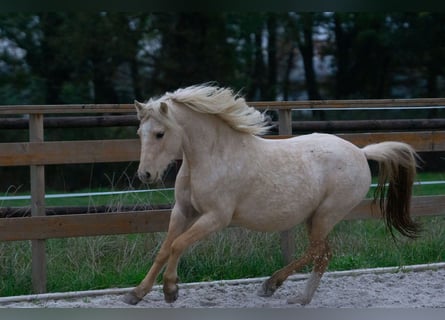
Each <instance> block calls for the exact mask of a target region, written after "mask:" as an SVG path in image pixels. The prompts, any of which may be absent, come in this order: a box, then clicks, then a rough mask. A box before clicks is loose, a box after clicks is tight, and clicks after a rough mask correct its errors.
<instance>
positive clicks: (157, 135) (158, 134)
mask: <svg viewBox="0 0 445 320" xmlns="http://www.w3.org/2000/svg"><path fill="white" fill-rule="evenodd" d="M164 134H165V133H164V132H158V133H156V139H162V138H163V137H164Z"/></svg>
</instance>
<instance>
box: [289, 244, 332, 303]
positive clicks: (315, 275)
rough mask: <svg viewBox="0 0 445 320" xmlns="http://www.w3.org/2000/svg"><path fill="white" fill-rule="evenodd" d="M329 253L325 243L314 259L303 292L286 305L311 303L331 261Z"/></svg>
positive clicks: (290, 299)
mask: <svg viewBox="0 0 445 320" xmlns="http://www.w3.org/2000/svg"><path fill="white" fill-rule="evenodd" d="M331 256H332V255H331V251H330V248H329V245H328V243H327V241H326V242H325V249H324V250H320V251H319V254H318V255H316V256H315V257H314V268H313V270H312V273H311V275H310V277H309V279H308V280H307V282H306V288H305V290H304V292H303V293H302V294H301V295H299V296H295V297H292V298H289V299H288V300H287V303H290V304H294V303H299V304H301V305H306V304H308V303H309V302H311V300H312V297H313V296H314V293H315V291H316V290H317V288H318V286H319V284H320V280H321V277H322V276H323V274H324V272H325V271H326V269H327V267H328V265H329V261H330V260H331Z"/></svg>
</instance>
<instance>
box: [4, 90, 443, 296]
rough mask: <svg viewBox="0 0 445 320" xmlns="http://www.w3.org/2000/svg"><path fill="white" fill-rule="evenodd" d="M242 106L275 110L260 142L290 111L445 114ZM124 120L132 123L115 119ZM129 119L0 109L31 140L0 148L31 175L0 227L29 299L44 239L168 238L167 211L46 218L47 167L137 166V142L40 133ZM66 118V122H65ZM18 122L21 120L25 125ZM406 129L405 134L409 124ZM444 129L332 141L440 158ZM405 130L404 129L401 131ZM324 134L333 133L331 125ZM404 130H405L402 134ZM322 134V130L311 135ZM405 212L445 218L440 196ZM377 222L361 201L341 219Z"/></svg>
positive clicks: (110, 108)
mask: <svg viewBox="0 0 445 320" xmlns="http://www.w3.org/2000/svg"><path fill="white" fill-rule="evenodd" d="M249 104H250V105H251V106H254V107H256V108H259V109H263V110H264V109H269V110H272V109H274V110H278V115H279V118H278V124H279V127H278V135H275V136H267V138H270V139H276V138H286V137H290V136H292V134H293V130H292V126H293V122H292V116H291V111H292V110H304V109H306V110H343V109H344V110H350V109H374V110H375V109H388V108H389V109H391V108H392V109H394V108H404V109H437V108H444V106H445V99H384V100H337V101H335V100H334V101H296V102H295V101H293V102H252V103H249ZM129 113H132V115H124V116H122V115H121V114H129ZM133 113H134V107H133V105H132V104H106V105H90V104H79V105H39V106H34V105H33V106H0V116H2V117H1V118H0V130H2V129H4V130H11V129H27V128H29V134H30V137H29V141H28V142H14V143H0V166H30V168H31V174H30V182H31V183H30V184H31V201H30V207H31V217H21V218H2V219H0V240H1V241H18V240H31V241H32V255H33V257H32V260H33V262H32V273H33V277H32V278H33V288H34V291H35V292H37V293H41V292H45V291H46V256H45V240H46V239H51V238H60V237H62V238H63V237H81V236H95V235H107V234H129V233H145V232H160V231H166V230H167V226H168V221H169V217H170V210H169V209H166V210H148V211H130V212H113V213H97V214H95V213H90V214H83V215H81V216H79V215H63V216H54V215H51V216H47V215H46V214H45V212H46V211H45V210H46V206H45V176H44V172H45V171H44V169H45V166H46V165H51V164H73V163H95V162H127V161H137V160H139V141H138V140H137V139H126V140H121V139H116V140H88V141H50V142H49V141H44V139H43V137H44V134H43V133H44V128H46V127H57V126H64V125H66V126H67V127H76V126H77V127H84V126H114V125H120V124H122V123H120V124H119V123H117V122H116V121H115V120H116V119H114V120H112V121H111V122H110V121H109V119H111V118H110V117H108V116H104V114H113V115H120V116H119V117H121V118H120V119H121V120H122V121H123V123H124V124H125V125H135V124H136V125H137V122H136V123H135V122H134V121H135V118H134V114H133ZM91 114H96V116H94V117H92V116H91ZM61 115H62V116H61ZM66 115H70V116H69V117H66ZM71 115H75V116H71ZM85 115H88V116H85ZM5 116H6V117H8V116H21V117H22V119H21V118H17V117H16V118H5ZM24 116H25V117H27V118H25V120H24V119H23V117H24ZM413 121H414V120H413ZM402 122H403V121H402ZM402 122H399V123H402ZM427 122H428V121H427ZM410 123H411V126H412V123H414V122H410ZM417 123H420V121H417ZM424 123H425V121H424ZM443 123H444V119H437V120H432V121H429V126H430V127H427V126H426V125H425V124H423V127H422V125H420V124H418V126H420V127H421V128H420V130H421V131H418V132H413V131H412V127H409V126H408V125H409V123H408V122H406V121H405V123H404V124H400V125H399V126H398V127H397V130H398V132H356V133H341V134H338V135H339V136H341V137H342V138H344V139H346V140H349V141H351V142H352V143H354V144H356V145H358V146H364V145H367V144H370V143H376V142H380V141H386V140H397V141H404V142H407V143H409V144H411V145H412V146H413V147H414V148H415V149H416V150H417V151H445V127H443ZM432 124H433V125H432ZM312 125H313V124H312ZM367 125H368V129H369V126H370V125H371V126H372V123H371V124H370V122H368V124H367ZM386 125H388V124H386ZM404 125H407V127H406V128H405V127H404ZM330 127H332V123H331V124H330ZM312 128H313V129H315V128H314V127H312ZM404 129H406V130H405V131H404ZM322 130H323V128H321V130H313V131H322ZM412 208H413V214H414V215H421V216H425V215H443V214H445V195H440V196H423V197H414V198H413V203H412ZM379 214H380V213H379V209H378V208H377V207H376V206H372V205H371V203H370V200H364V201H363V202H362V203H361V204H360V205H359V206H357V207H356V208H355V209H354V210H353V212H351V214H350V215H349V216H348V217H347V219H365V218H373V217H378V216H379ZM292 239H293V234H292V231H291V230H290V231H287V232H283V233H282V237H281V246H282V250H283V256H284V257H285V260H290V259H291V258H292V257H293V255H294V249H293V248H294V244H293V243H292Z"/></svg>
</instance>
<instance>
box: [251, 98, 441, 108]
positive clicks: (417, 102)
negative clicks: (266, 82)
mask: <svg viewBox="0 0 445 320" xmlns="http://www.w3.org/2000/svg"><path fill="white" fill-rule="evenodd" d="M248 104H249V105H250V106H252V107H255V108H258V109H279V110H284V109H289V110H290V109H295V110H304V109H313V110H315V109H331V110H335V109H358V108H369V109H389V108H397V109H410V108H419V107H421V108H427V107H438V108H442V107H444V106H445V98H419V99H371V100H359V99H357V100H301V101H255V102H248Z"/></svg>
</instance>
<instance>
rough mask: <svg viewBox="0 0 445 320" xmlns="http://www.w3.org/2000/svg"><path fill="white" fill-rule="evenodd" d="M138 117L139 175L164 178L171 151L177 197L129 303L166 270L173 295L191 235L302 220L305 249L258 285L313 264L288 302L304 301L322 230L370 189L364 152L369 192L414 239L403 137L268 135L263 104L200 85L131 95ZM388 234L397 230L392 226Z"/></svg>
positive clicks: (321, 252)
mask: <svg viewBox="0 0 445 320" xmlns="http://www.w3.org/2000/svg"><path fill="white" fill-rule="evenodd" d="M135 108H136V112H137V117H138V119H139V121H140V126H139V129H138V131H137V133H138V135H139V138H140V142H141V155H140V163H139V167H138V170H137V174H138V177H139V179H140V180H142V181H143V182H147V183H153V182H155V181H157V180H160V179H162V175H163V173H164V171H165V170H166V168H167V167H168V166H169V164H170V163H172V162H173V161H174V160H175V159H179V158H182V165H181V167H180V169H179V171H178V173H177V177H176V181H175V204H174V207H173V209H172V213H171V217H170V221H169V227H168V232H167V235H166V237H165V240H164V241H163V243H162V245H161V247H160V249H159V252H158V253H157V255H156V257H155V259H154V262H153V264H152V266H151V268H150V269H149V271H148V273H147V274H146V276H145V278H144V279H143V280H142V281H141V282H140V284H139V285H138V286H136V287H135V288H133V289H132V290H131V291H130V292H129V293H127V294H126V295H125V297H124V299H123V301H124V302H126V303H128V304H131V305H135V304H137V303H138V302H139V301H140V300H142V299H143V298H144V296H145V295H147V294H148V293H149V292H150V290H151V289H152V287H153V285H154V283H155V280H156V278H157V276H158V274H159V273H160V272H161V271H162V269H163V268H164V267H165V270H164V274H163V293H164V299H165V301H166V302H168V303H173V302H174V301H176V299H177V298H178V290H179V289H178V274H177V268H178V262H179V259H180V257H181V255H182V254H183V253H184V251H185V250H186V249H187V248H189V247H190V246H191V245H192V244H194V243H196V242H198V241H200V240H202V239H204V238H205V237H207V236H209V235H210V234H212V233H214V232H217V231H220V230H221V229H223V228H225V227H228V226H229V225H233V226H241V227H245V228H249V229H252V230H256V231H262V232H272V231H284V230H289V229H290V228H291V227H293V226H295V225H297V224H300V223H305V224H306V226H307V231H308V238H309V244H308V247H307V249H306V250H305V252H304V253H303V255H302V256H301V258H299V259H296V260H294V261H292V262H291V263H290V264H288V265H286V266H285V267H283V268H282V269H280V270H278V271H276V272H275V273H273V274H272V276H271V277H270V278H268V279H267V280H266V281H265V282H264V283H263V284H262V286H261V287H260V288H259V290H258V294H259V295H260V296H264V297H267V296H271V295H272V294H273V293H274V292H275V291H276V290H277V289H278V287H279V286H280V285H281V284H282V283H283V282H284V281H285V280H286V278H287V277H288V276H289V275H291V274H292V273H294V272H298V271H299V270H301V269H302V268H303V267H305V266H306V265H310V264H312V265H313V267H312V268H313V269H312V272H311V273H310V276H309V278H308V280H307V284H306V287H305V290H304V292H303V293H302V294H300V295H296V296H294V297H292V298H290V299H289V300H288V301H287V302H288V303H299V304H302V305H305V304H308V303H310V301H311V299H312V297H313V296H314V293H315V291H316V289H317V287H318V286H319V283H320V280H321V278H322V275H323V273H324V272H325V270H326V269H327V267H328V263H329V260H330V259H331V256H332V254H331V251H330V248H329V244H328V234H329V233H330V231H331V230H332V229H333V227H334V226H335V225H336V224H337V223H338V222H340V221H341V220H342V219H343V218H345V216H346V215H347V214H348V213H349V212H350V211H351V210H352V209H353V208H354V207H355V206H356V205H358V204H359V203H360V202H361V200H362V199H363V198H364V197H365V196H366V194H367V192H368V190H369V187H370V184H371V170H370V167H369V163H368V160H374V161H376V162H378V164H379V179H378V187H377V189H376V192H375V195H374V196H375V201H377V200H379V204H380V210H381V212H382V215H383V218H384V219H385V221H386V224H387V226H388V228H389V229H390V231H391V234H393V229H396V230H398V232H400V233H401V234H402V235H404V236H407V237H409V238H415V237H417V236H418V235H419V227H420V226H419V224H418V223H417V222H415V221H413V220H412V218H411V217H410V200H411V191H412V186H413V182H414V178H415V175H416V167H417V157H418V156H417V154H416V153H415V151H414V150H413V148H412V147H411V146H409V145H408V144H405V143H402V142H394V141H393V142H391V141H386V142H381V143H377V144H371V145H368V146H366V147H364V148H359V147H357V146H355V145H354V144H352V143H350V142H348V141H346V140H343V139H341V138H339V137H337V136H335V135H330V134H321V133H313V134H308V135H302V136H298V137H293V138H287V139H278V140H276V139H265V138H262V137H261V136H262V135H264V134H265V133H266V132H267V131H268V130H269V129H270V125H269V122H268V121H267V119H266V116H265V114H264V113H262V112H260V111H258V110H256V109H255V108H253V107H250V106H248V105H247V103H246V101H245V99H244V98H243V97H242V96H241V95H240V94H238V93H234V92H233V90H232V89H230V88H224V87H219V86H215V85H209V84H202V85H194V86H190V87H186V88H180V89H177V90H176V91H174V92H166V93H165V94H164V95H163V96H161V97H157V98H155V99H154V98H152V99H150V100H148V101H147V102H145V103H141V102H138V101H135ZM393 236H394V234H393Z"/></svg>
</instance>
